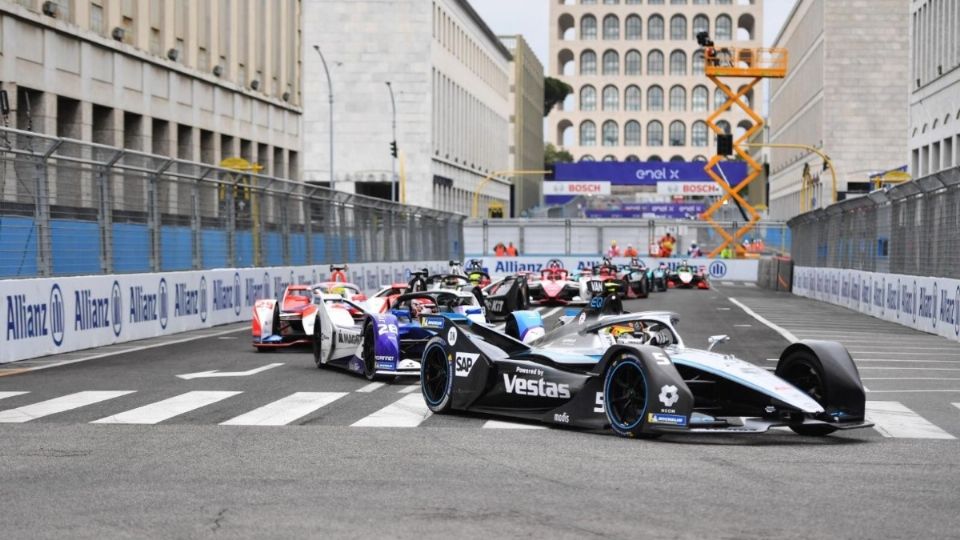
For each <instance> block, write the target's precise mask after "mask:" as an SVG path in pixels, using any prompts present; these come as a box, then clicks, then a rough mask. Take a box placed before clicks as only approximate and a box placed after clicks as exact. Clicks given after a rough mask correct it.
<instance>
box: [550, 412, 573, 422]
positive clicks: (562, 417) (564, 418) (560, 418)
mask: <svg viewBox="0 0 960 540" xmlns="http://www.w3.org/2000/svg"><path fill="white" fill-rule="evenodd" d="M553 421H554V422H556V423H558V424H569V423H570V415H569V414H567V413H566V412H562V413H554V415H553Z"/></svg>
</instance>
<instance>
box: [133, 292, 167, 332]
mask: <svg viewBox="0 0 960 540" xmlns="http://www.w3.org/2000/svg"><path fill="white" fill-rule="evenodd" d="M157 303H158V300H157V295H156V294H148V293H145V292H143V287H141V286H139V285H137V286H135V287H130V322H131V323H142V322H149V321H156V320H158V319H159V318H160V312H159V310H158V309H157Z"/></svg>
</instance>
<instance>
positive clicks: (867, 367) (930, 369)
mask: <svg viewBox="0 0 960 540" xmlns="http://www.w3.org/2000/svg"><path fill="white" fill-rule="evenodd" d="M857 369H886V370H894V369H895V370H900V371H904V370H906V371H960V368H939V367H886V366H884V367H879V366H857Z"/></svg>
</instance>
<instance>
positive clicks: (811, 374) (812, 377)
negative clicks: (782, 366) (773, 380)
mask: <svg viewBox="0 0 960 540" xmlns="http://www.w3.org/2000/svg"><path fill="white" fill-rule="evenodd" d="M784 378H785V379H786V380H787V381H789V382H790V383H791V384H793V385H794V386H796V387H797V388H799V389H800V390H801V391H802V392H803V393H805V394H807V395H808V396H810V397H811V398H813V399H814V401H816V402H817V403H820V404H823V398H824V396H825V394H826V393H825V392H824V389H823V379H821V378H820V373H818V372H817V370H816V368H814V367H813V366H812V365H810V364H808V363H807V362H798V363H796V364H794V365H792V366H790V369H788V370H787V372H786V373H785V374H784Z"/></svg>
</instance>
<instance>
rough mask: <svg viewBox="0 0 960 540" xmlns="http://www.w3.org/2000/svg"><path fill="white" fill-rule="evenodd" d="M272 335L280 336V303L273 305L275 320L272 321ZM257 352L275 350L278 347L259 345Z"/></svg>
mask: <svg viewBox="0 0 960 540" xmlns="http://www.w3.org/2000/svg"><path fill="white" fill-rule="evenodd" d="M270 335H271V336H279V335H280V305H279V304H274V306H273V321H272V322H271V323H270ZM254 347H256V348H257V352H273V351H275V350H276V349H275V348H274V347H257V346H256V345H254Z"/></svg>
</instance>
